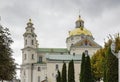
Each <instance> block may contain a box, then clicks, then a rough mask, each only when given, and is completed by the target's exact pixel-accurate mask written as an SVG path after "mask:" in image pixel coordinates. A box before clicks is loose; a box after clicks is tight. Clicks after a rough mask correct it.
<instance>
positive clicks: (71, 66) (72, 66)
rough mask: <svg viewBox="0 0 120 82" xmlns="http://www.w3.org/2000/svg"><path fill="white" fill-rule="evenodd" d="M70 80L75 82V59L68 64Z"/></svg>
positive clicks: (69, 81)
mask: <svg viewBox="0 0 120 82" xmlns="http://www.w3.org/2000/svg"><path fill="white" fill-rule="evenodd" d="M68 82H75V76H74V61H73V60H71V61H70V62H69V66H68Z"/></svg>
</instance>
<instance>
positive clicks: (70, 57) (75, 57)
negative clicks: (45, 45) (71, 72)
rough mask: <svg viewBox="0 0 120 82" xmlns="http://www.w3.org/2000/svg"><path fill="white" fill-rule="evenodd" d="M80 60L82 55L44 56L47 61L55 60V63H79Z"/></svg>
mask: <svg viewBox="0 0 120 82" xmlns="http://www.w3.org/2000/svg"><path fill="white" fill-rule="evenodd" d="M81 58H82V55H70V54H66V55H46V59H47V60H53V61H54V60H55V61H69V60H74V61H80V60H81Z"/></svg>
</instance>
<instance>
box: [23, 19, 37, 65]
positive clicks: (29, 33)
mask: <svg viewBox="0 0 120 82" xmlns="http://www.w3.org/2000/svg"><path fill="white" fill-rule="evenodd" d="M25 29H26V31H25V33H24V34H23V37H24V48H23V49H22V63H23V64H26V63H34V62H36V61H37V53H36V48H38V41H37V40H36V37H37V35H36V34H35V32H34V30H35V28H34V27H33V23H32V21H31V19H29V22H28V23H27V27H26V28H25Z"/></svg>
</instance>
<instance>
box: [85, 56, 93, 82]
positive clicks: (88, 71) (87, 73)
mask: <svg viewBox="0 0 120 82" xmlns="http://www.w3.org/2000/svg"><path fill="white" fill-rule="evenodd" d="M84 74H85V75H84V81H83V82H94V80H93V76H92V72H91V63H90V57H89V55H87V56H86V58H85V69H84Z"/></svg>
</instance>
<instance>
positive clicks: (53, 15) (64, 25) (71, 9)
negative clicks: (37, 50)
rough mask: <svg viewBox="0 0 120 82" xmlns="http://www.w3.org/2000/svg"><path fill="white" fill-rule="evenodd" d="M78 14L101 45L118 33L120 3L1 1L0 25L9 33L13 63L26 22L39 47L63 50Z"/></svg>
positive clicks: (18, 57) (92, 0) (100, 0)
mask: <svg viewBox="0 0 120 82" xmlns="http://www.w3.org/2000/svg"><path fill="white" fill-rule="evenodd" d="M79 11H80V15H81V17H82V19H83V20H84V22H85V27H86V28H87V29H88V30H90V31H91V32H92V34H93V37H94V38H95V41H96V42H97V43H99V44H100V45H102V46H103V44H104V39H106V38H107V36H108V35H109V34H112V35H114V34H115V33H118V32H120V0H0V16H1V21H0V23H1V25H2V26H4V27H8V28H9V29H10V31H11V34H12V36H11V37H12V39H13V40H14V43H13V44H12V48H13V51H14V53H13V56H14V58H15V60H16V62H17V63H18V64H21V62H22V61H21V60H22V59H21V57H22V54H21V49H22V48H23V45H24V43H23V33H24V32H25V27H26V23H27V22H28V19H29V18H31V19H32V22H33V23H34V27H35V33H36V34H37V36H38V37H37V40H38V41H39V47H41V48H42V47H49V48H51V47H54V48H56V47H57V48H58V47H66V43H65V41H66V38H67V37H68V31H70V30H72V29H74V28H75V21H76V20H77V18H78V15H79Z"/></svg>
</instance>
